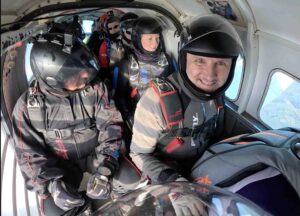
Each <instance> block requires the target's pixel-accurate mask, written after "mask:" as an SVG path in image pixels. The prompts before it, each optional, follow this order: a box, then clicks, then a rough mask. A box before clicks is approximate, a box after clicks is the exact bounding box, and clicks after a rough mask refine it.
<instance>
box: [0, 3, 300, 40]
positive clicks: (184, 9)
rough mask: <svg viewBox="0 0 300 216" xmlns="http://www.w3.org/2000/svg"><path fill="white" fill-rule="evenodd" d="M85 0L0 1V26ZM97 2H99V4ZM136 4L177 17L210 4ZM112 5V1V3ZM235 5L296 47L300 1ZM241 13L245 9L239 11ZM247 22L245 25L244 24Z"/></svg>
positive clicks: (260, 28)
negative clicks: (152, 6)
mask: <svg viewBox="0 0 300 216" xmlns="http://www.w3.org/2000/svg"><path fill="white" fill-rule="evenodd" d="M83 1H87V0H1V25H2V24H5V23H9V22H13V21H14V20H15V19H17V18H18V17H19V18H20V17H22V16H23V15H25V14H28V13H29V12H30V11H33V10H34V9H37V8H38V7H44V6H47V5H50V4H57V3H66V2H83ZM99 1H100V0H99ZM137 1H139V2H147V3H157V4H159V5H160V6H162V5H164V6H168V9H169V10H170V9H171V10H172V13H173V14H174V15H175V16H176V17H179V16H180V15H191V16H193V15H196V14H197V12H198V14H199V13H205V11H207V10H205V8H204V7H203V5H205V4H206V1H212V0H186V1H182V0H137ZM112 2H113V1H112ZM229 2H236V4H237V5H241V4H244V5H248V6H249V7H250V11H247V12H246V11H242V9H241V8H240V12H241V14H242V15H243V14H246V13H250V14H253V17H254V22H255V26H256V27H257V30H258V31H260V32H262V33H267V34H271V35H275V36H278V37H281V38H283V39H287V40H289V41H292V42H294V43H296V44H300V28H299V20H300V1H298V0H285V1H282V0H264V1H261V0H244V1H233V0H230V1H229ZM243 10H245V8H243ZM246 22H247V21H246Z"/></svg>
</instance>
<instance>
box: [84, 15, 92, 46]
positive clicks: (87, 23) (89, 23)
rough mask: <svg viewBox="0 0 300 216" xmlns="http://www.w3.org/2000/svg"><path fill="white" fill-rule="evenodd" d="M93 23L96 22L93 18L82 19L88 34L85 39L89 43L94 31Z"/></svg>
mask: <svg viewBox="0 0 300 216" xmlns="http://www.w3.org/2000/svg"><path fill="white" fill-rule="evenodd" d="M93 23H94V22H93V21H92V20H83V21H82V28H83V30H84V32H85V34H86V36H85V38H84V40H83V42H84V43H87V41H88V38H89V37H90V36H91V34H92V32H93V29H92V26H93Z"/></svg>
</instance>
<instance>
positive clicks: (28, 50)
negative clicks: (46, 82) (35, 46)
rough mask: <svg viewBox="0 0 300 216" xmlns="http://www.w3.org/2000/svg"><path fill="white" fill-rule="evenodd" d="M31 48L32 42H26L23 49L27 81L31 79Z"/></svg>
mask: <svg viewBox="0 0 300 216" xmlns="http://www.w3.org/2000/svg"><path fill="white" fill-rule="evenodd" d="M31 49H32V43H27V44H26V51H25V72H26V77H27V81H28V83H30V82H31V81H32V79H33V73H32V70H31V66H30V53H31Z"/></svg>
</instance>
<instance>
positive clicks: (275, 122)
mask: <svg viewBox="0 0 300 216" xmlns="http://www.w3.org/2000/svg"><path fill="white" fill-rule="evenodd" d="M299 92H300V80H299V79H296V78H295V77H292V76H290V75H289V74H287V73H285V72H284V71H282V70H278V69H276V70H275V71H274V72H273V74H272V76H271V79H270V81H269V85H268V89H267V90H266V93H265V97H264V100H263V103H262V105H261V108H260V110H259V115H260V118H261V120H262V121H263V122H264V123H266V124H267V125H269V126H270V127H271V128H273V129H278V128H282V127H299V125H300V94H299Z"/></svg>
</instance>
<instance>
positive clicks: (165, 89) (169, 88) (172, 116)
mask: <svg viewBox="0 0 300 216" xmlns="http://www.w3.org/2000/svg"><path fill="white" fill-rule="evenodd" d="M150 87H151V88H153V90H154V91H155V93H156V94H157V95H158V97H159V103H160V106H161V109H162V112H163V116H164V119H165V121H166V123H167V127H168V129H171V128H174V127H179V124H180V123H182V122H183V113H182V104H181V101H180V98H179V95H178V92H177V90H176V89H175V88H174V86H173V85H172V84H171V82H170V81H168V80H167V79H165V78H156V79H154V80H152V81H151V82H150Z"/></svg>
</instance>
